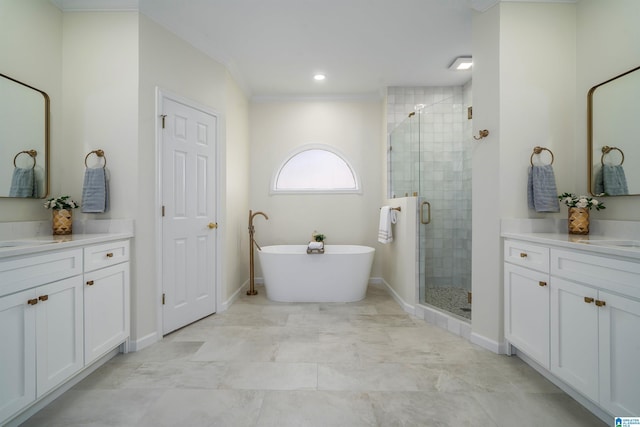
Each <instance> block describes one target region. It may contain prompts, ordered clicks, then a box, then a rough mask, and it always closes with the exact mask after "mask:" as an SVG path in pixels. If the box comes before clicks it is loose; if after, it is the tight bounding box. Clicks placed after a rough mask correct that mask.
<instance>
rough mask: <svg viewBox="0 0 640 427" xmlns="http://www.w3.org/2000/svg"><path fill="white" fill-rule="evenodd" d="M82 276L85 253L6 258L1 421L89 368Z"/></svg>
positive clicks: (1, 274) (0, 299) (1, 264)
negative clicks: (85, 354)
mask: <svg viewBox="0 0 640 427" xmlns="http://www.w3.org/2000/svg"><path fill="white" fill-rule="evenodd" d="M47 270H49V275H47V273H46V272H47ZM81 273H82V251H81V250H79V249H77V250H70V251H61V252H56V253H52V254H43V255H37V256H31V257H23V258H18V259H10V260H6V261H2V260H0V283H1V284H2V285H1V288H0V343H1V346H2V351H1V352H0V422H1V421H2V420H4V419H5V418H7V417H8V416H10V415H11V414H13V413H15V412H17V411H19V410H20V409H21V408H23V407H25V406H27V405H29V404H30V403H32V402H34V401H35V400H36V399H38V398H39V397H41V396H43V395H44V394H46V393H47V392H49V391H50V390H51V389H53V388H54V387H56V386H58V385H60V384H61V383H62V382H64V381H65V380H67V379H68V378H70V377H71V376H72V375H73V374H75V373H76V372H78V371H79V370H80V369H82V367H83V366H84V357H83V341H82V340H83V332H82V331H83V319H82V312H83V305H82V277H81ZM65 276H70V277H66V278H62V279H61V277H65ZM56 279H59V280H56ZM17 283H20V284H21V286H23V288H27V289H26V290H22V291H20V292H15V293H10V294H7V290H13V289H15V288H14V286H15V285H16V284H17Z"/></svg>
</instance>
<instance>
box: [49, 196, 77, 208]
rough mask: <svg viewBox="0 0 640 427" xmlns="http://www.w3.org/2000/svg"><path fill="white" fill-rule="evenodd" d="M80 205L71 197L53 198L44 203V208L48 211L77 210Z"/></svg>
mask: <svg viewBox="0 0 640 427" xmlns="http://www.w3.org/2000/svg"><path fill="white" fill-rule="evenodd" d="M79 206H80V205H79V204H78V203H77V202H75V201H73V200H72V199H70V198H69V196H58V197H52V198H51V199H48V200H47V201H46V202H44V207H45V208H47V209H57V210H60V209H75V208H77V207H79Z"/></svg>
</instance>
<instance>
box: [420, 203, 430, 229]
mask: <svg viewBox="0 0 640 427" xmlns="http://www.w3.org/2000/svg"><path fill="white" fill-rule="evenodd" d="M424 205H427V220H426V221H425V220H424ZM430 222H431V203H429V202H422V204H420V223H421V224H429V223H430Z"/></svg>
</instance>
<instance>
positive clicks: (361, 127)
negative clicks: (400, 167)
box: [250, 100, 384, 276]
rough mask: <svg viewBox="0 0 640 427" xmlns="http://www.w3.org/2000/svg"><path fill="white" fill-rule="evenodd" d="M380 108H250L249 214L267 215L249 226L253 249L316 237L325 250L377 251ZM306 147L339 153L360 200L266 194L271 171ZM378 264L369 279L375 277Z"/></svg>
mask: <svg viewBox="0 0 640 427" xmlns="http://www.w3.org/2000/svg"><path fill="white" fill-rule="evenodd" d="M382 109H383V106H382V101H379V100H376V101H307V102H305V101H282V102H254V103H252V105H251V114H250V119H251V181H250V188H251V197H250V208H251V209H253V210H254V211H258V210H259V211H264V212H266V213H267V215H269V221H263V220H262V219H261V218H258V219H257V220H256V223H255V227H256V241H257V242H258V244H260V245H272V244H306V243H307V242H308V241H309V239H310V238H311V233H312V232H313V231H314V230H317V231H318V232H321V233H323V234H325V235H326V236H327V243H328V244H359V245H367V246H372V247H377V245H378V244H377V243H376V242H377V228H378V218H379V208H380V206H381V202H382V198H381V194H380V187H381V183H382V179H383V176H384V172H383V170H381V169H380V166H379V165H380V164H381V159H380V155H381V149H380V145H381V144H384V140H383V138H381V131H380V129H381V127H380V126H381V124H380V120H381V117H382ZM310 143H315V144H324V145H328V146H331V147H333V148H335V149H337V150H338V152H340V153H342V154H343V155H344V156H345V157H346V159H347V161H348V162H349V163H350V164H351V166H353V168H354V169H355V171H356V173H357V174H358V175H359V177H360V182H361V186H362V194H334V195H331V194H284V195H283V194H277V195H273V194H270V191H269V188H270V187H269V186H270V184H271V179H272V176H273V174H274V172H275V171H276V169H277V168H278V167H280V165H281V164H282V163H283V162H284V161H285V160H286V159H287V158H288V156H289V155H290V154H291V153H292V152H293V151H294V150H295V149H297V148H299V147H300V146H302V145H305V144H310ZM378 260H379V256H378V255H376V257H375V259H374V267H373V270H372V276H379V275H380V269H379V261H378ZM259 274H260V273H259V270H258V271H257V273H256V275H259Z"/></svg>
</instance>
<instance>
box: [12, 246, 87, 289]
mask: <svg viewBox="0 0 640 427" xmlns="http://www.w3.org/2000/svg"><path fill="white" fill-rule="evenodd" d="M78 274H82V249H71V250H67V251H57V252H48V253H46V254H39V255H32V256H20V257H15V258H6V259H3V260H1V261H0V296H2V295H7V294H11V293H14V292H18V291H22V290H24V289H29V288H32V287H34V286H40V285H43V284H45V283H51V282H55V281H57V280H60V279H65V278H67V277H71V276H75V275H78Z"/></svg>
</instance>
